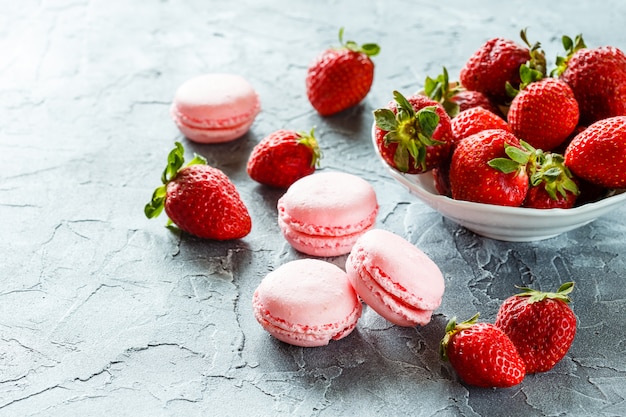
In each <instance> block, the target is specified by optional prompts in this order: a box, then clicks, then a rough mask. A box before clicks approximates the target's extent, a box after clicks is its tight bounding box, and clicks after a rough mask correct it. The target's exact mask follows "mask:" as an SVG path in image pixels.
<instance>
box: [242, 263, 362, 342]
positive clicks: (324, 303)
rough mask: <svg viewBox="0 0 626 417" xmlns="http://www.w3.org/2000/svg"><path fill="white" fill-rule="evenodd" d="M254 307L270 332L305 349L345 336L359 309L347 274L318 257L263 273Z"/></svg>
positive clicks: (258, 319) (253, 300)
mask: <svg viewBox="0 0 626 417" xmlns="http://www.w3.org/2000/svg"><path fill="white" fill-rule="evenodd" d="M252 308H253V310H254V317H255V318H256V319H257V321H258V322H259V323H260V324H261V326H262V327H263V328H264V329H265V330H267V332H269V333H270V334H271V335H272V336H274V337H275V338H277V339H278V340H281V341H283V342H286V343H290V344H292V345H296V346H303V347H316V346H325V345H327V344H328V343H329V342H330V341H331V340H339V339H341V338H343V337H346V336H347V335H348V334H350V332H352V330H354V328H355V326H356V323H357V321H358V319H359V317H361V311H362V306H361V302H360V301H359V299H358V297H357V295H356V293H355V292H354V289H353V288H352V285H351V284H350V282H349V281H348V277H347V275H346V273H345V272H344V271H343V270H342V269H341V268H339V267H338V266H336V265H334V264H332V263H330V262H325V261H322V260H319V259H300V260H296V261H291V262H287V263H286V264H283V265H281V266H280V267H278V268H276V269H275V270H274V271H272V272H270V273H269V274H267V276H266V277H265V278H263V280H262V281H261V283H260V284H259V286H258V287H257V289H256V291H255V292H254V296H253V297H252Z"/></svg>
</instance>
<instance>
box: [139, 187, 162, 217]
mask: <svg viewBox="0 0 626 417" xmlns="http://www.w3.org/2000/svg"><path fill="white" fill-rule="evenodd" d="M165 193H166V186H165V185H162V186H160V187H158V188H157V189H156V190H154V193H152V199H151V200H150V202H149V203H148V204H146V206H145V207H144V209H143V212H144V214H145V215H146V217H147V218H149V219H153V218H155V217H158V216H159V214H161V212H162V211H163V204H164V203H165Z"/></svg>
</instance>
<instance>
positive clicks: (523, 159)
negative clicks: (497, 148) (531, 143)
mask: <svg viewBox="0 0 626 417" xmlns="http://www.w3.org/2000/svg"><path fill="white" fill-rule="evenodd" d="M504 152H505V153H506V154H507V156H508V157H509V158H511V160H512V161H514V162H516V163H517V164H518V165H526V164H527V163H528V161H529V159H530V155H531V154H530V153H529V152H527V151H525V150H523V149H520V148H518V147H517V146H512V145H509V144H508V143H507V144H505V145H504Z"/></svg>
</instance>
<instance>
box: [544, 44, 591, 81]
mask: <svg viewBox="0 0 626 417" xmlns="http://www.w3.org/2000/svg"><path fill="white" fill-rule="evenodd" d="M561 41H562V43H563V48H564V49H565V56H560V55H557V57H556V62H555V63H556V68H554V69H553V70H552V71H551V72H550V75H551V76H553V77H554V76H556V77H558V76H560V75H561V74H563V72H565V70H566V69H567V64H568V62H569V60H570V58H571V57H572V56H573V55H574V54H575V53H576V52H578V51H579V50H581V49H585V48H586V47H587V45H585V41H584V40H583V35H582V34H578V35H576V37H575V38H574V40H572V38H570V37H569V36H566V35H564V36H563V37H562V38H561Z"/></svg>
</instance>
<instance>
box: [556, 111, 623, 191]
mask: <svg viewBox="0 0 626 417" xmlns="http://www.w3.org/2000/svg"><path fill="white" fill-rule="evenodd" d="M625 161H626V116H615V117H610V118H608V119H602V120H598V121H597V122H595V123H593V124H592V125H591V126H589V127H588V128H587V129H585V130H583V131H582V132H581V133H579V134H578V135H577V136H576V137H575V138H574V139H572V141H571V142H570V143H569V145H568V146H567V148H566V149H565V165H567V166H568V167H569V169H570V170H571V171H572V173H574V175H576V176H577V177H580V178H582V179H583V180H586V181H589V182H590V183H592V184H595V185H598V186H601V187H605V188H626V169H625V168H626V162H625Z"/></svg>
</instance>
